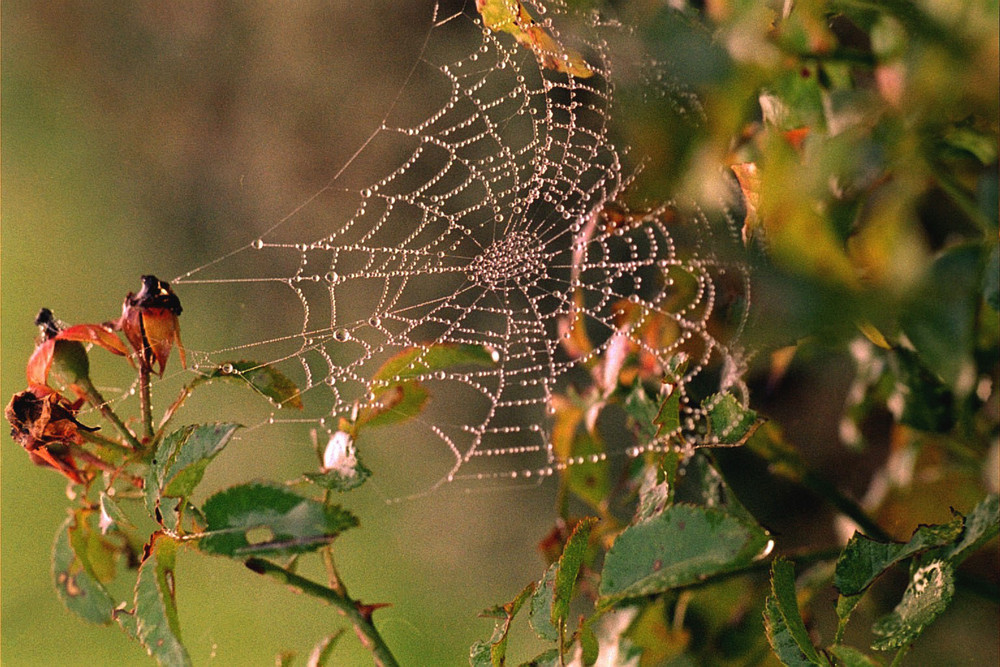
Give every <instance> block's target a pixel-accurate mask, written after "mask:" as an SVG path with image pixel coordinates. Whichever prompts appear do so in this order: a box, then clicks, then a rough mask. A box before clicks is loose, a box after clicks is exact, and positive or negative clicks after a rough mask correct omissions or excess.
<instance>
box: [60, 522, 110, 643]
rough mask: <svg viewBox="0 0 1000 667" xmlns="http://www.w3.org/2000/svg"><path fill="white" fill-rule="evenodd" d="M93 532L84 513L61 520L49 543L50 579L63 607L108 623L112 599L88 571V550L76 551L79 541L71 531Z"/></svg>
mask: <svg viewBox="0 0 1000 667" xmlns="http://www.w3.org/2000/svg"><path fill="white" fill-rule="evenodd" d="M81 532H82V533H87V532H96V531H94V530H93V529H92V528H90V527H89V526H88V525H87V522H86V517H85V514H84V513H83V512H82V511H77V512H75V513H74V514H73V515H71V516H70V517H69V518H68V519H66V521H64V522H63V524H62V526H60V528H59V532H57V533H56V540H55V543H54V544H53V545H52V578H53V581H54V582H55V587H56V592H57V593H58V594H59V597H60V599H62V601H63V604H65V605H66V608H67V609H68V610H69V611H71V612H73V613H74V614H76V615H77V616H79V617H80V618H82V619H84V620H85V621H89V622H91V623H100V624H102V625H103V624H107V623H110V622H111V620H112V615H113V613H114V608H115V602H114V600H113V599H112V598H111V595H110V594H109V593H108V591H107V589H106V588H105V587H104V585H103V584H102V583H101V582H100V581H99V580H98V578H97V576H95V575H94V574H93V573H92V572H91V569H92V568H91V564H90V563H89V561H88V555H87V549H86V548H85V549H83V550H82V551H81V552H79V553H78V551H77V549H76V548H75V544H74V543H76V544H79V543H80V542H81V541H82V542H83V543H84V544H86V543H87V541H88V540H86V538H84V539H83V540H80V539H79V537H77V535H74V533H77V534H79V533H81Z"/></svg>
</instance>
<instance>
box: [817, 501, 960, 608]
mask: <svg viewBox="0 0 1000 667" xmlns="http://www.w3.org/2000/svg"><path fill="white" fill-rule="evenodd" d="M961 532H962V519H961V518H958V519H955V520H954V521H950V522H948V523H945V524H941V525H936V526H920V527H919V528H917V529H916V530H915V531H914V532H913V537H911V538H910V541H909V542H907V543H906V544H900V543H898V542H889V543H885V542H876V541H875V540H873V539H871V538H870V537H866V536H865V535H862V534H861V533H854V536H853V537H852V538H851V539H850V541H849V542H848V543H847V546H846V547H844V550H843V552H841V554H840V558H838V559H837V570H836V574H835V575H834V580H833V585H834V586H836V587H837V590H838V591H840V594H841V595H845V596H851V595H857V594H858V593H860V592H862V591H864V590H865V589H866V588H868V586H870V585H871V583H872V582H873V581H875V579H876V578H877V577H878V576H879V575H880V574H882V573H883V572H884V571H885V570H886V569H887V568H889V567H890V566H891V565H893V564H895V563H898V562H899V561H901V560H903V559H905V558H909V557H910V556H913V555H915V554H918V553H921V552H923V551H927V550H928V549H933V548H935V547H940V546H943V545H945V544H948V543H949V542H952V541H953V540H955V539H956V538H957V537H958V536H959V535H960V534H961Z"/></svg>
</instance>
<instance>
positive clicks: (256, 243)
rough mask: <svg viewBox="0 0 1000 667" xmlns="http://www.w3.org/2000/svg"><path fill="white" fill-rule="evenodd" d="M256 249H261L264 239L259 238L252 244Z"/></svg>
mask: <svg viewBox="0 0 1000 667" xmlns="http://www.w3.org/2000/svg"><path fill="white" fill-rule="evenodd" d="M251 245H252V246H253V247H254V248H255V249H257V250H260V249H261V248H263V247H264V239H257V240H256V241H254V242H253V243H252V244H251Z"/></svg>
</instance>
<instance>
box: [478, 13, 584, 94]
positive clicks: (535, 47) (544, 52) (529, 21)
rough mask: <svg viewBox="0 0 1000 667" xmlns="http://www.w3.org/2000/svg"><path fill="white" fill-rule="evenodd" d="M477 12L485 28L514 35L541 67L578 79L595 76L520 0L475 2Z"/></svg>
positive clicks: (575, 53)
mask: <svg viewBox="0 0 1000 667" xmlns="http://www.w3.org/2000/svg"><path fill="white" fill-rule="evenodd" d="M476 9H478V10H479V13H480V14H481V15H482V17H483V24H484V25H485V26H486V27H487V28H489V29H490V30H494V31H503V32H507V33H510V34H511V35H513V36H514V39H516V40H517V42H518V43H519V44H521V45H522V46H525V47H527V48H529V49H531V50H532V51H534V53H535V55H536V56H537V57H538V59H539V60H540V61H541V63H542V65H543V66H544V67H546V68H548V69H552V70H555V71H557V72H564V73H566V74H569V75H571V76H575V77H579V78H587V77H590V76H593V75H594V71H593V70H592V69H590V67H589V66H588V65H587V61H586V60H584V59H583V57H582V56H581V55H580V54H579V53H577V52H576V51H574V50H572V49H568V48H566V47H564V46H563V45H562V44H560V43H559V42H558V41H556V40H555V38H554V37H552V35H551V34H550V33H549V31H548V30H546V29H545V28H544V27H542V26H540V25H539V24H538V23H536V22H535V19H534V18H533V17H532V16H531V14H529V13H528V10H527V9H525V8H524V5H522V4H521V3H520V2H519V0H476Z"/></svg>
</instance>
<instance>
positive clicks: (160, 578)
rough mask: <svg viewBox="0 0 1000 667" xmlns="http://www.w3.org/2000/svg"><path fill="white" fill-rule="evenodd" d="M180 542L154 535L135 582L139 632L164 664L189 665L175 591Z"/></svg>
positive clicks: (145, 643)
mask: <svg viewBox="0 0 1000 667" xmlns="http://www.w3.org/2000/svg"><path fill="white" fill-rule="evenodd" d="M176 553H177V543H176V542H174V540H172V539H170V538H168V537H166V536H165V535H163V534H162V533H156V534H154V535H153V537H152V543H151V545H150V547H149V555H148V556H146V559H145V560H144V561H143V562H142V565H140V566H139V577H138V579H137V580H136V582H135V620H136V623H137V631H136V634H137V636H138V638H139V641H140V642H142V645H143V646H145V647H146V651H148V652H149V655H151V656H152V657H153V658H155V659H156V661H157V662H158V663H159V664H161V665H190V664H191V658H190V657H189V656H188V653H187V649H185V648H184V645H183V644H182V643H181V637H180V619H179V618H178V614H177V598H176V594H175V591H174V561H175V557H176Z"/></svg>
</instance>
